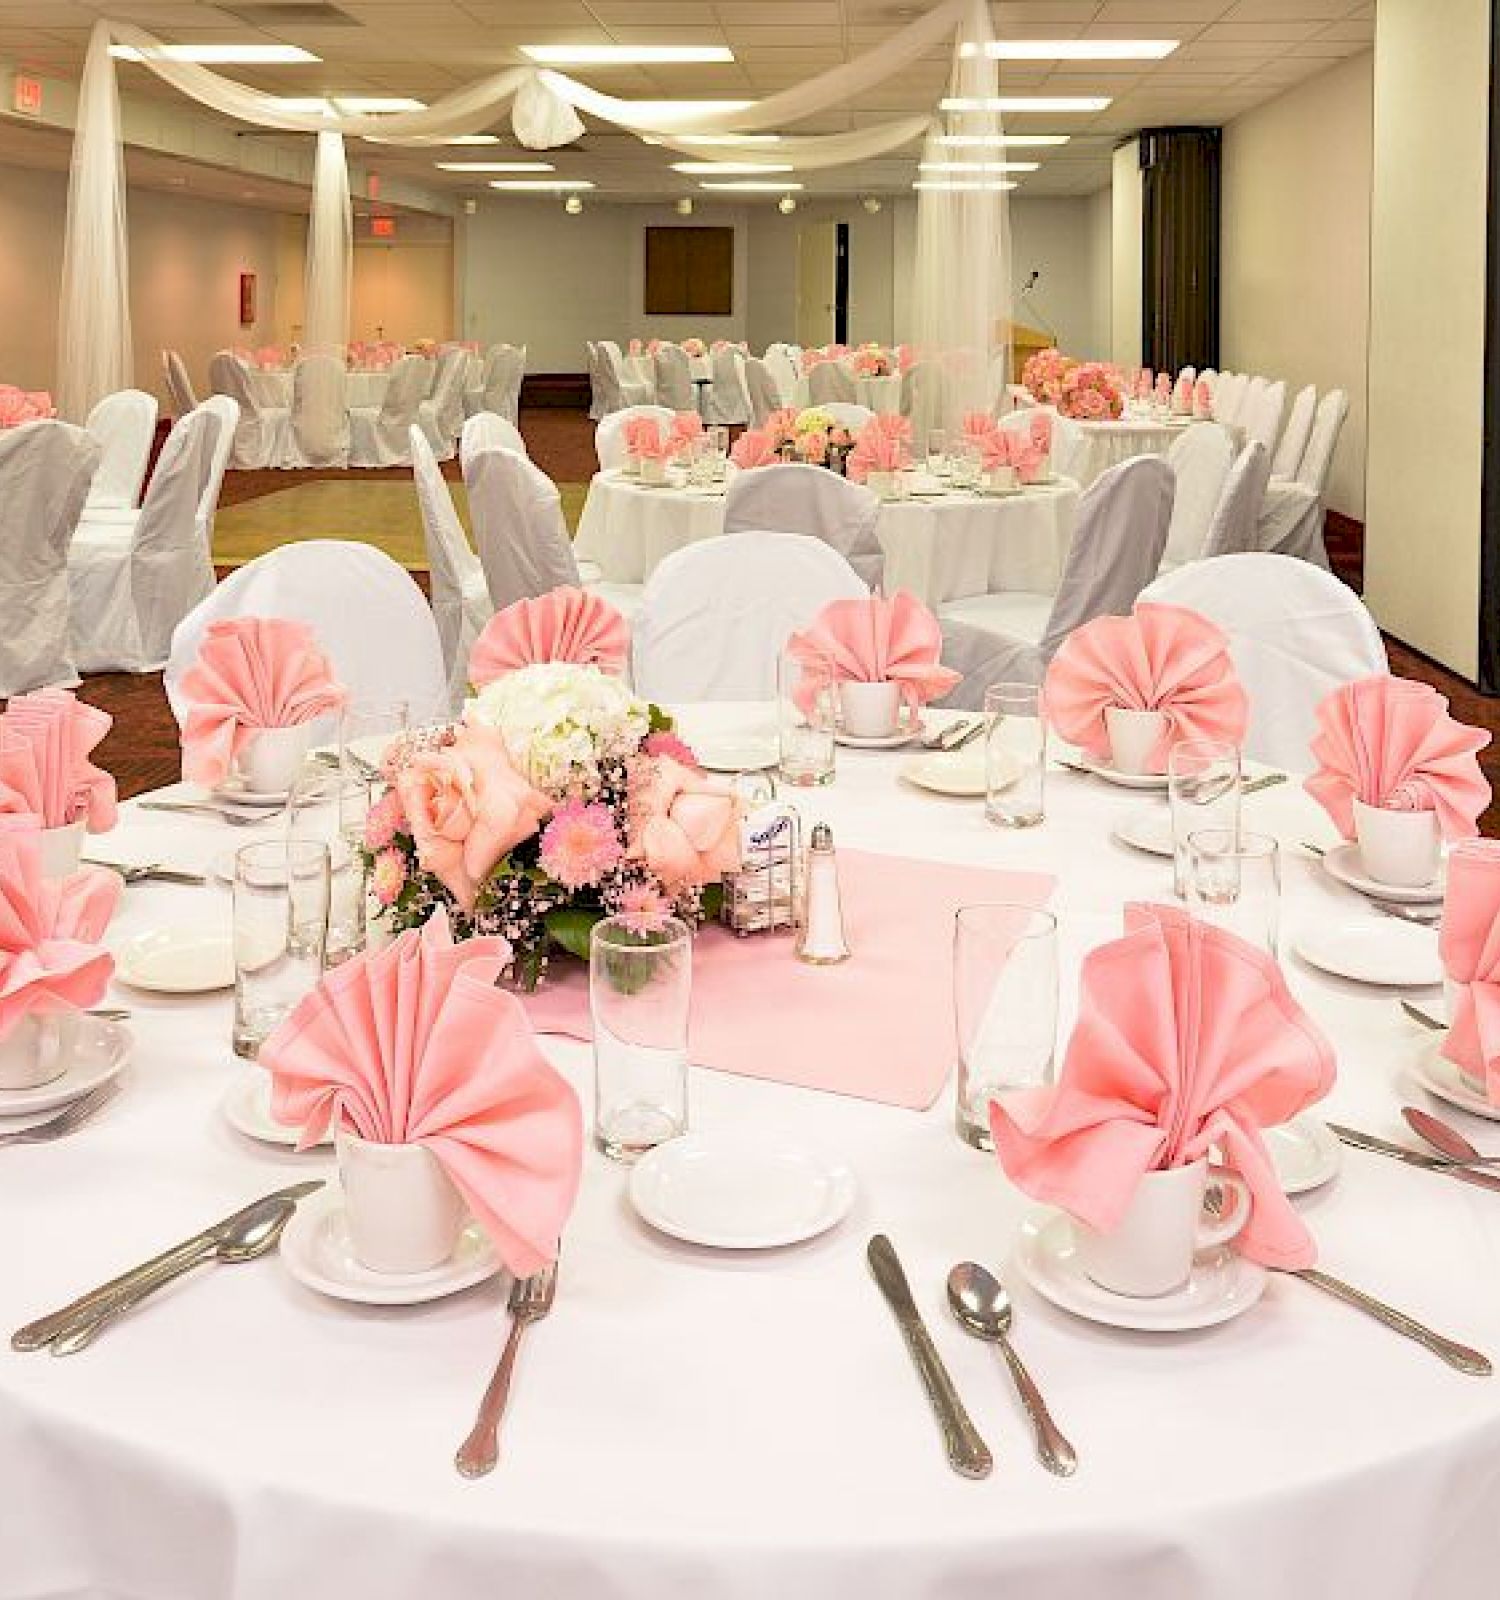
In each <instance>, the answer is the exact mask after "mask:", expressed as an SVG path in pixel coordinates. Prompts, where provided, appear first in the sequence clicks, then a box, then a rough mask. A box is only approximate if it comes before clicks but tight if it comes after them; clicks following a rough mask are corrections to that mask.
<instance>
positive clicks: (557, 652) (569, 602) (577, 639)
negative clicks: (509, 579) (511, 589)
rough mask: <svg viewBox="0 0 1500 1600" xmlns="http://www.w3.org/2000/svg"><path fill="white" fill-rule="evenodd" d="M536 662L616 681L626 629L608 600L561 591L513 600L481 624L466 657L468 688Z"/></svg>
mask: <svg viewBox="0 0 1500 1600" xmlns="http://www.w3.org/2000/svg"><path fill="white" fill-rule="evenodd" d="M539 661H571V662H573V663H574V664H575V665H578V666H585V667H598V668H599V669H600V670H601V671H603V672H610V673H613V674H615V675H616V676H618V675H619V674H621V673H623V672H624V670H625V668H626V665H627V664H628V663H629V661H630V629H629V627H628V626H627V624H626V622H625V619H624V617H622V616H621V615H620V613H619V612H618V611H616V610H615V608H614V607H613V606H612V605H610V604H609V602H608V601H607V600H601V599H600V598H599V596H598V595H596V594H590V593H589V592H588V591H587V590H586V589H573V588H569V587H566V586H565V587H563V588H561V589H553V590H550V591H549V592H548V593H547V594H544V595H541V596H539V597H538V598H537V599H534V600H518V601H516V603H515V604H514V605H509V606H506V608H505V610H504V611H497V612H496V613H495V615H494V616H493V617H491V618H490V620H489V621H488V622H487V623H486V624H485V626H484V632H483V633H481V634H480V635H479V637H478V639H476V640H475V641H474V648H473V650H472V651H471V652H470V654H469V682H470V683H472V684H474V685H476V686H479V685H483V684H486V683H493V682H494V681H495V679H496V678H503V677H504V676H505V674H506V673H507V672H515V671H517V670H518V669H519V668H521V667H529V666H534V665H535V664H536V663H537V662H539Z"/></svg>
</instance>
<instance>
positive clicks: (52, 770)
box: [0, 689, 116, 833]
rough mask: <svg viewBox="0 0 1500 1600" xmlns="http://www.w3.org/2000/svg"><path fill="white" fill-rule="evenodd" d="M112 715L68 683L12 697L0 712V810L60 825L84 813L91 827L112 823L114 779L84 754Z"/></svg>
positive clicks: (106, 827)
mask: <svg viewBox="0 0 1500 1600" xmlns="http://www.w3.org/2000/svg"><path fill="white" fill-rule="evenodd" d="M113 723H114V718H113V717H111V716H110V714H109V713H108V712H107V711H101V710H100V709H99V708H98V707H97V706H91V705H86V704H85V703H84V702H83V701H82V700H80V699H79V698H78V697H77V696H76V695H75V694H74V693H73V692H72V690H71V689H38V690H36V691H35V692H34V693H32V694H18V695H14V696H13V697H12V698H11V701H10V703H9V705H7V706H6V708H5V712H4V714H3V715H0V812H12V813H14V812H19V813H23V814H30V815H32V816H35V817H37V818H39V819H40V821H41V824H42V826H43V827H47V828H61V827H66V826H67V824H68V823H70V822H75V821H77V819H78V818H79V817H82V818H84V820H85V822H86V824H87V827H88V831H89V832H90V833H107V832H108V831H109V830H110V829H111V828H112V827H114V825H115V820H116V799H115V780H114V779H113V778H112V777H110V775H109V774H108V773H107V772H105V771H104V769H103V768H102V767H96V766H95V765H94V763H93V762H92V761H91V760H90V759H89V757H90V755H91V754H92V753H93V751H94V750H95V748H96V747H97V746H98V745H99V744H100V742H101V741H102V740H103V738H104V736H105V735H106V734H107V733H108V732H109V730H110V728H111V727H112V726H113Z"/></svg>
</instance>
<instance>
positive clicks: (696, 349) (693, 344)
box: [682, 339, 708, 360]
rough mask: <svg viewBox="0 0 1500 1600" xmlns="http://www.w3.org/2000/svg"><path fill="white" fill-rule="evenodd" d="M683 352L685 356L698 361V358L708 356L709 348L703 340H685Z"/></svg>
mask: <svg viewBox="0 0 1500 1600" xmlns="http://www.w3.org/2000/svg"><path fill="white" fill-rule="evenodd" d="M682 351H683V354H684V355H688V356H692V357H693V358H694V359H695V360H696V359H697V357H699V356H706V355H707V354H708V346H707V345H705V344H704V342H703V341H702V340H701V339H684V340H683V341H682Z"/></svg>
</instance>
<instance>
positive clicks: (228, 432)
mask: <svg viewBox="0 0 1500 1600" xmlns="http://www.w3.org/2000/svg"><path fill="white" fill-rule="evenodd" d="M198 410H199V411H207V412H208V413H209V414H210V415H211V416H214V417H217V418H218V419H219V431H218V434H217V435H216V436H215V438H214V444H213V459H212V461H211V462H210V463H209V469H208V476H207V477H206V478H205V479H203V481H202V483H201V484H200V486H199V494H198V531H199V533H201V534H202V536H203V540H204V542H205V543H206V544H210V545H211V544H212V540H213V532H214V517H215V516H216V515H217V514H218V510H219V492H220V490H222V489H223V487H224V468H225V467H226V466H227V465H228V463H229V452H230V450H231V449H232V448H233V446H234V435H235V429H236V428H237V427H238V426H239V420H240V408H239V406H238V405H237V404H236V403H235V402H234V401H233V400H231V399H230V398H229V396H228V395H227V394H211V395H210V396H209V397H208V399H207V400H205V401H203V402H202V403H201V404H200V405H199V406H198Z"/></svg>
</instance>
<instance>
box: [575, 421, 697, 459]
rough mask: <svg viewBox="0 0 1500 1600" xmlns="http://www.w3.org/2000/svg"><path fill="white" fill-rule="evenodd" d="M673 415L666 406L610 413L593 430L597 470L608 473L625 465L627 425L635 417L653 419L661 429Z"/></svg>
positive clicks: (667, 426)
mask: <svg viewBox="0 0 1500 1600" xmlns="http://www.w3.org/2000/svg"><path fill="white" fill-rule="evenodd" d="M689 409H691V407H689ZM674 415H675V413H674V412H672V411H671V410H670V409H669V408H668V407H666V406H626V408H625V409H624V410H623V411H612V412H611V413H610V414H609V416H607V417H605V418H604V420H603V421H602V422H601V423H600V424H599V426H598V427H597V428H595V429H594V454H595V455H596V456H597V457H598V458H599V470H600V471H601V472H610V471H614V470H617V469H618V468H620V467H623V466H624V465H625V426H626V424H627V423H629V422H630V421H632V420H633V419H634V418H636V417H655V418H656V420H657V421H658V422H659V423H660V424H661V425H662V427H663V428H670V427H671V426H672V419H673V416H674Z"/></svg>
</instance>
